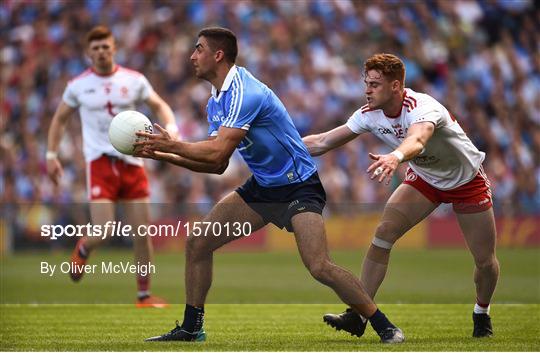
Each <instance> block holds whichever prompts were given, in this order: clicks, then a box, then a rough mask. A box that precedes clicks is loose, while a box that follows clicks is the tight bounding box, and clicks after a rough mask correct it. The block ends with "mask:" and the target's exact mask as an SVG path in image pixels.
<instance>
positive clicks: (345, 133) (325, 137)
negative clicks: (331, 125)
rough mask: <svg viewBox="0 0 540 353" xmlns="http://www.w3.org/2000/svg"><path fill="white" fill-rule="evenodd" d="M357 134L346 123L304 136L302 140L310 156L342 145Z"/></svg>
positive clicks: (318, 154)
mask: <svg viewBox="0 0 540 353" xmlns="http://www.w3.org/2000/svg"><path fill="white" fill-rule="evenodd" d="M357 136H358V134H356V133H354V132H353V131H351V129H349V127H348V126H347V125H341V126H339V127H336V128H335V129H333V130H330V131H326V132H323V133H321V134H317V135H309V136H306V137H304V138H303V139H302V141H304V144H305V145H306V147H307V149H308V151H309V153H310V154H311V155H312V156H320V155H321V154H325V153H326V152H328V151H330V150H333V149H334V148H337V147H340V146H343V145H344V144H346V143H347V142H349V141H351V140H353V139H354V138H355V137H357Z"/></svg>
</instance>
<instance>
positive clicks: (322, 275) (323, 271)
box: [307, 260, 332, 283]
mask: <svg viewBox="0 0 540 353" xmlns="http://www.w3.org/2000/svg"><path fill="white" fill-rule="evenodd" d="M307 268H308V270H309V273H310V274H311V276H312V277H313V278H315V279H316V280H317V281H319V282H321V283H328V282H330V279H331V268H332V266H331V264H330V262H329V261H328V260H320V261H313V262H311V263H309V264H308V265H307Z"/></svg>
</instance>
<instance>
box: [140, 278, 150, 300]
mask: <svg viewBox="0 0 540 353" xmlns="http://www.w3.org/2000/svg"><path fill="white" fill-rule="evenodd" d="M149 288H150V275H146V276H141V275H138V276H137V296H138V297H139V298H144V297H147V296H149V295H150V290H149Z"/></svg>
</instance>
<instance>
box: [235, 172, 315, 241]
mask: <svg viewBox="0 0 540 353" xmlns="http://www.w3.org/2000/svg"><path fill="white" fill-rule="evenodd" d="M236 192H237V193H238V194H239V195H240V197H242V199H243V200H244V201H245V202H246V203H247V204H248V205H249V207H251V208H252V209H253V210H254V211H255V212H257V213H258V214H259V215H260V216H261V217H262V218H263V220H264V221H265V223H273V224H275V225H276V226H277V227H279V228H286V229H287V230H288V231H289V232H292V231H293V228H292V224H291V218H292V217H293V216H294V215H297V214H299V213H303V212H315V213H318V214H322V211H323V209H324V206H325V205H326V192H325V191H324V187H323V186H322V184H321V180H320V179H319V174H318V173H317V172H315V173H313V174H312V175H311V176H310V177H309V178H308V179H307V180H306V181H304V182H300V183H295V184H290V185H284V186H278V187H273V188H267V187H263V186H260V185H259V184H258V183H257V181H256V180H255V178H254V177H253V176H251V177H250V178H249V179H248V180H247V181H246V182H245V183H244V185H242V186H240V187H239V188H238V189H236Z"/></svg>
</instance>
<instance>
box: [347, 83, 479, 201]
mask: <svg viewBox="0 0 540 353" xmlns="http://www.w3.org/2000/svg"><path fill="white" fill-rule="evenodd" d="M426 121H429V122H432V123H433V124H434V125H435V132H434V133H433V136H432V137H431V138H430V139H429V141H428V142H427V144H426V146H425V148H424V150H423V151H422V152H421V153H420V154H419V155H418V156H416V157H415V158H414V159H412V160H410V161H409V166H410V167H411V169H412V170H413V171H414V172H415V173H416V174H418V175H419V176H420V177H421V178H422V179H424V180H425V181H426V182H427V183H429V184H430V185H432V186H433V187H435V188H437V189H440V190H450V189H455V188H457V187H459V186H461V185H463V184H466V183H468V182H469V181H471V180H472V179H473V178H474V177H475V176H476V174H477V173H478V170H479V169H480V166H481V164H482V162H483V161H484V158H485V153H484V152H481V151H479V150H478V149H477V148H476V146H475V145H474V144H473V143H472V142H471V140H470V139H469V138H468V137H467V135H466V134H465V132H464V131H463V129H462V128H461V126H460V125H459V124H458V122H457V121H456V119H455V118H454V116H453V115H452V114H451V113H450V112H448V110H447V109H446V108H445V107H444V106H443V105H442V104H441V103H439V102H438V101H437V100H436V99H435V98H433V97H431V96H429V95H427V94H423V93H417V92H415V91H413V90H411V89H409V88H406V89H405V95H404V99H403V106H402V109H401V112H400V115H398V116H396V117H387V116H386V115H385V114H384V113H383V111H382V110H381V109H377V110H370V109H369V108H368V106H367V105H364V106H363V107H362V108H360V109H358V110H357V111H356V112H354V113H353V115H352V116H351V117H350V118H349V120H348V121H347V127H349V129H351V131H353V132H354V133H356V134H361V133H364V132H371V133H373V134H375V135H376V136H377V137H378V138H379V139H381V140H382V141H383V142H384V143H385V144H387V145H388V146H390V147H391V148H393V149H395V148H397V147H398V146H399V145H400V144H401V143H402V142H403V139H404V138H405V137H406V135H407V130H408V129H409V126H411V125H412V124H415V123H420V122H426Z"/></svg>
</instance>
